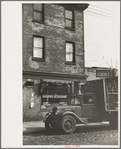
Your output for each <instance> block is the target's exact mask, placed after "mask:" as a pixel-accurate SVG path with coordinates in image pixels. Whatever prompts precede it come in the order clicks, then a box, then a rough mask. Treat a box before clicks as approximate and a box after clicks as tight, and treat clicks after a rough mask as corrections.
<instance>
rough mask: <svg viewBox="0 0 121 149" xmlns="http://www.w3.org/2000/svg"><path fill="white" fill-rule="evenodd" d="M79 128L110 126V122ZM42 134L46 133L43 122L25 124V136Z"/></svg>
mask: <svg viewBox="0 0 121 149" xmlns="http://www.w3.org/2000/svg"><path fill="white" fill-rule="evenodd" d="M76 126H77V127H78V126H83V127H88V126H109V122H100V123H87V124H77V125H76ZM40 132H41V133H42V132H45V126H44V123H43V121H42V120H41V121H32V122H23V134H32V133H40Z"/></svg>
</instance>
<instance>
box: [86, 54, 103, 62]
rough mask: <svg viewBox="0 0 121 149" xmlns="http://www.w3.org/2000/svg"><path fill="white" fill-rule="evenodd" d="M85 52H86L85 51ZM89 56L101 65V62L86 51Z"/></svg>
mask: <svg viewBox="0 0 121 149" xmlns="http://www.w3.org/2000/svg"><path fill="white" fill-rule="evenodd" d="M86 53H87V52H86ZM87 54H88V55H89V56H91V57H92V58H93V59H94V60H95V61H96V62H97V63H98V64H100V65H102V64H101V63H99V62H98V61H97V60H96V59H95V58H94V57H93V56H92V55H90V54H89V53H87Z"/></svg>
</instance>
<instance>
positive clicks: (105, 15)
mask: <svg viewBox="0 0 121 149" xmlns="http://www.w3.org/2000/svg"><path fill="white" fill-rule="evenodd" d="M85 12H89V13H92V14H96V15H99V16H103V17H106V18H113V19H114V17H111V16H107V15H104V14H100V13H96V12H92V11H88V10H87V11H85Z"/></svg>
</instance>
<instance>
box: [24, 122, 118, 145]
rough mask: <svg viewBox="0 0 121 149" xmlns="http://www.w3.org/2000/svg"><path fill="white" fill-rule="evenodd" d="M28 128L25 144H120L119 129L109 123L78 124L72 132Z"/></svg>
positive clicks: (25, 134)
mask: <svg viewBox="0 0 121 149" xmlns="http://www.w3.org/2000/svg"><path fill="white" fill-rule="evenodd" d="M28 129H30V131H29V132H28V133H24V135H23V145H67V147H68V145H118V130H116V129H111V128H110V127H109V125H98V126H78V127H77V128H76V131H75V132H74V133H72V134H64V133H63V134H49V133H48V132H46V130H45V128H44V127H30V128H28ZM65 147H66V146H65Z"/></svg>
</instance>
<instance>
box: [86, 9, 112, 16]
mask: <svg viewBox="0 0 121 149" xmlns="http://www.w3.org/2000/svg"><path fill="white" fill-rule="evenodd" d="M89 9H91V10H93V11H98V12H101V13H106V14H109V15H113V12H112V13H109V12H105V10H103V11H102V10H99V9H98V10H97V9H95V8H91V7H89V8H88V10H89Z"/></svg>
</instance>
